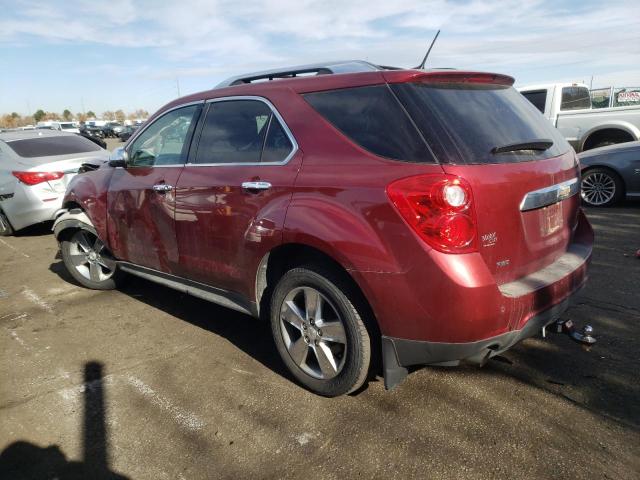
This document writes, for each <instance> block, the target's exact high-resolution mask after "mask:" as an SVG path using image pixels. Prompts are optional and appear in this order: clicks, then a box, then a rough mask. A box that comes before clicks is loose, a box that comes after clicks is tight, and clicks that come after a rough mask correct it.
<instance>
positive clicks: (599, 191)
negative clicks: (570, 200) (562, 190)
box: [581, 172, 616, 205]
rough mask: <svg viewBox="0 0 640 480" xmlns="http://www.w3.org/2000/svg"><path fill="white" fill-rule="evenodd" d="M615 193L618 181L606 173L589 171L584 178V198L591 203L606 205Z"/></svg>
mask: <svg viewBox="0 0 640 480" xmlns="http://www.w3.org/2000/svg"><path fill="white" fill-rule="evenodd" d="M615 194H616V182H615V181H614V179H613V178H611V176H610V175H607V174H606V173H603V172H594V173H589V174H587V175H586V176H585V177H584V179H583V180H582V194H581V195H582V199H583V200H584V201H585V202H587V203H589V204H590V205H604V204H605V203H607V202H610V201H611V199H612V198H613V197H614V196H615Z"/></svg>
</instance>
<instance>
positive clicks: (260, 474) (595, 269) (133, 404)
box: [0, 203, 640, 480]
mask: <svg viewBox="0 0 640 480" xmlns="http://www.w3.org/2000/svg"><path fill="white" fill-rule="evenodd" d="M588 216H589V218H590V219H591V221H592V222H593V225H594V227H595V230H596V246H595V252H594V257H593V263H592V267H591V271H590V275H591V278H590V281H589V284H588V286H587V287H586V289H584V290H583V291H582V292H581V294H580V295H579V297H578V299H577V302H576V304H575V305H574V306H572V307H571V308H570V310H568V312H567V313H566V315H565V317H567V318H571V319H573V320H574V321H575V322H576V323H577V324H578V325H583V324H585V323H589V324H592V325H593V326H594V328H595V331H596V335H597V337H598V343H597V345H596V346H595V347H593V348H592V349H591V350H590V351H587V350H585V349H584V348H583V347H581V346H579V345H578V344H576V343H573V342H572V341H571V340H570V339H569V338H568V337H566V336H564V335H554V336H549V337H548V338H547V339H542V338H540V337H537V338H531V339H529V340H526V341H524V342H522V343H521V344H519V345H517V346H516V347H514V348H513V349H512V350H510V351H509V352H507V353H505V354H504V355H502V356H501V357H498V358H496V359H493V360H491V361H489V362H488V364H487V365H486V366H485V367H483V368H477V367H458V368H425V369H420V370H417V371H415V372H413V373H412V374H411V375H410V376H409V377H408V378H407V379H406V380H405V381H404V383H402V384H401V385H400V386H398V387H397V388H396V389H395V390H393V391H390V392H388V391H385V390H384V388H383V385H382V382H381V381H380V380H378V381H374V382H371V383H369V384H368V387H367V388H365V389H364V390H362V391H360V392H358V393H357V394H355V395H352V396H345V397H341V398H335V399H326V398H322V397H318V396H315V395H313V394H311V393H309V392H307V391H306V390H304V389H302V388H301V387H299V386H298V385H296V384H295V383H294V382H293V381H292V380H291V377H290V376H289V375H288V374H287V373H286V372H285V369H284V367H283V364H282V363H281V361H280V359H279V357H278V355H277V352H276V350H275V347H274V346H273V343H272V341H271V338H270V330H269V328H268V326H267V325H264V324H261V323H260V322H258V321H256V320H254V319H252V318H250V317H247V316H244V315H242V314H239V313H235V312H233V311H231V310H227V309H225V308H222V307H218V306H216V305H212V304H209V303H207V302H205V301H201V300H199V299H196V298H192V297H189V296H185V295H183V294H180V293H177V292H174V291H172V290H169V289H167V288H165V287H161V286H158V285H155V284H152V283H150V282H147V281H145V280H142V279H132V281H131V282H130V283H129V284H128V286H126V287H125V288H124V289H123V290H121V291H108V292H99V291H91V290H87V289H84V288H81V287H80V286H78V285H76V284H75V283H74V282H73V281H72V279H71V278H70V276H69V275H68V274H67V273H66V272H65V269H64V267H63V264H62V262H61V260H60V257H59V255H58V247H57V245H56V242H55V240H54V238H53V237H52V235H51V234H50V233H49V228H50V227H49V226H41V227H36V228H31V229H29V230H28V231H26V232H23V233H22V234H21V235H20V236H18V237H6V238H1V239H0V355H1V357H0V358H1V362H0V452H1V453H0V478H2V479H19V478H38V479H40V478H47V479H49V478H60V479H66V478H83V479H84V478H86V479H93V478H111V477H113V478H130V479H202V478H305V479H311V478H323V479H324V478H326V479H333V478H335V479H345V478H367V479H368V478H402V479H406V478H444V479H456V478H465V479H466V478H478V479H486V478H505V479H510V480H513V479H520V478H523V479H525V478H526V479H537V478H540V479H542V478H544V479H555V478H562V479H582V478H584V479H637V478H640V385H639V384H640V382H639V380H640V376H639V373H638V372H639V371H640V350H639V348H638V344H637V342H638V341H639V340H640V273H639V272H640V259H637V258H635V256H634V255H635V252H636V250H637V249H639V248H640V204H639V203H626V204H624V205H622V206H620V207H616V208H609V209H599V210H590V211H589V212H588Z"/></svg>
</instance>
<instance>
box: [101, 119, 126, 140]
mask: <svg viewBox="0 0 640 480" xmlns="http://www.w3.org/2000/svg"><path fill="white" fill-rule="evenodd" d="M122 128H123V126H122V124H121V123H118V122H109V123H107V124H105V125H104V126H103V127H101V129H102V134H103V135H104V136H105V138H115V137H117V136H118V134H117V132H116V131H114V129H115V130H117V131H118V132H120V131H122Z"/></svg>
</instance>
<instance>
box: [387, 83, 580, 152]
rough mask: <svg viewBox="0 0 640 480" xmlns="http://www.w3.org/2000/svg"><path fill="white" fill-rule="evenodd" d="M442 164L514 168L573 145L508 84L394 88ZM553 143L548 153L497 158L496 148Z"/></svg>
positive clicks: (426, 84) (422, 84) (426, 85)
mask: <svg viewBox="0 0 640 480" xmlns="http://www.w3.org/2000/svg"><path fill="white" fill-rule="evenodd" d="M391 89H392V90H393V91H394V92H395V93H396V95H397V96H398V98H399V99H400V101H401V103H402V104H403V105H404V106H405V108H406V109H407V111H408V112H409V114H410V115H411V116H412V117H413V119H414V121H415V123H416V125H417V126H418V128H419V129H420V131H421V132H422V134H423V136H424V138H425V139H426V140H427V142H428V144H429V146H430V147H431V150H432V151H433V152H434V154H435V155H436V158H437V159H438V160H439V161H440V162H441V163H455V164H474V163H512V162H519V161H527V160H539V159H543V158H550V157H554V156H557V155H561V154H563V153H565V152H567V151H568V150H569V148H570V147H569V144H568V143H567V141H566V140H565V139H564V138H563V137H562V135H560V133H559V132H558V130H556V129H555V128H554V127H553V126H552V125H551V123H550V122H549V121H548V120H547V119H545V118H544V117H543V116H542V115H540V112H539V111H538V110H537V109H536V108H535V107H534V106H533V105H532V104H531V103H530V102H528V101H527V100H526V99H525V98H524V97H523V96H522V95H520V93H518V92H517V91H516V90H515V89H514V88H512V87H508V86H505V85H487V84H473V83H464V84H455V83H433V84H428V83H403V84H396V85H392V86H391ZM543 139H544V140H551V141H552V142H553V144H552V145H551V147H550V148H548V149H547V150H543V151H539V150H519V151H513V152H505V153H492V150H493V149H494V148H496V147H504V146H507V145H514V144H521V143H524V142H531V141H533V140H543Z"/></svg>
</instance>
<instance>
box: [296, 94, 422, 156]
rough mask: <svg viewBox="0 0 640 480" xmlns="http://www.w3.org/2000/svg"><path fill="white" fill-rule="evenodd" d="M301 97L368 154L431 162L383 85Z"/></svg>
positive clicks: (403, 114)
mask: <svg viewBox="0 0 640 480" xmlns="http://www.w3.org/2000/svg"><path fill="white" fill-rule="evenodd" d="M304 98H305V100H306V101H307V102H309V104H311V106H312V107H313V108H314V109H315V110H316V111H317V112H318V113H319V114H320V115H322V116H323V117H324V118H325V119H327V120H328V121H329V122H330V123H332V124H333V126H335V127H336V128H337V129H338V130H340V131H341V132H342V133H343V134H344V135H346V136H347V137H348V138H350V139H351V140H352V141H354V142H355V143H357V144H358V145H360V146H361V147H363V148H364V149H366V150H368V151H370V152H371V153H374V154H376V155H379V156H381V157H387V158H392V159H396V160H405V161H409V162H426V163H434V162H435V160H434V158H433V156H432V155H431V153H430V152H429V150H428V148H427V145H426V144H425V142H424V140H423V139H422V138H421V137H420V134H419V133H418V131H417V130H416V127H415V126H414V125H413V124H412V122H411V119H410V118H409V117H408V115H407V114H406V112H405V111H404V110H403V108H402V106H401V105H400V104H399V103H398V101H397V100H396V98H395V97H394V95H393V93H391V90H389V87H387V86H386V85H376V86H371V87H356V88H345V89H342V90H332V91H328V92H319V93H308V94H306V95H305V96H304Z"/></svg>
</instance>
